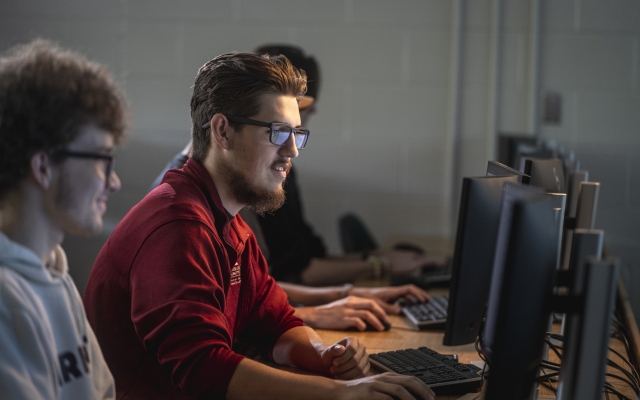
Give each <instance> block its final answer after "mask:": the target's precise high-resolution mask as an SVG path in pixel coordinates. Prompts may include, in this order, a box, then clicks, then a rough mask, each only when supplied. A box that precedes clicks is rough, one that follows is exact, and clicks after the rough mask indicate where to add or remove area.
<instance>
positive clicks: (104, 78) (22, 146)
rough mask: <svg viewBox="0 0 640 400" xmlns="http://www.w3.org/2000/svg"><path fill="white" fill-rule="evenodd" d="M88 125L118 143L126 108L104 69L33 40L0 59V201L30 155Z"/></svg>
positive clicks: (124, 132) (66, 139)
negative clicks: (91, 125) (104, 131)
mask: <svg viewBox="0 0 640 400" xmlns="http://www.w3.org/2000/svg"><path fill="white" fill-rule="evenodd" d="M87 124H95V125H96V126H97V127H99V128H101V129H104V130H106V131H108V132H109V133H110V134H112V135H113V139H114V142H115V143H120V142H121V141H123V140H124V139H125V137H126V135H127V131H128V124H129V108H128V105H127V103H126V101H125V99H124V96H123V93H122V91H121V89H120V87H119V86H118V84H117V83H116V82H115V80H114V79H113V78H112V77H111V75H110V73H109V72H108V71H107V69H106V68H105V67H103V66H101V65H99V64H97V63H95V62H91V61H88V60H87V59H86V58H84V57H83V56H81V55H80V54H77V53H74V52H71V51H68V50H63V49H61V48H60V47H58V46H56V45H54V44H53V43H51V42H49V41H46V40H42V39H36V40H34V41H32V42H31V43H28V44H25V45H20V46H17V47H15V48H13V49H12V50H10V51H9V52H8V53H7V54H6V55H5V56H3V57H2V58H0V199H2V198H3V197H4V196H5V195H6V194H7V193H8V192H10V191H11V190H13V189H15V188H16V187H17V186H18V184H19V183H20V182H21V181H22V180H23V179H24V178H25V177H26V176H27V174H28V171H29V159H30V158H31V156H32V155H33V154H34V153H36V152H38V151H46V152H51V151H53V150H55V149H58V148H60V147H63V146H65V145H67V144H69V143H70V142H72V141H73V140H74V139H75V138H76V137H77V135H78V134H79V131H80V128H82V127H83V126H85V125H87Z"/></svg>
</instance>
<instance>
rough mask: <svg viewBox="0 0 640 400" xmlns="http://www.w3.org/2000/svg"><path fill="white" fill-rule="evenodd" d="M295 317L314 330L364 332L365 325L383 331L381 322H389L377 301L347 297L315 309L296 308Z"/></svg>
mask: <svg viewBox="0 0 640 400" xmlns="http://www.w3.org/2000/svg"><path fill="white" fill-rule="evenodd" d="M296 316H298V317H299V318H301V319H302V320H303V321H304V322H305V323H306V324H307V325H309V326H310V327H312V328H316V329H340V330H343V329H349V328H355V329H357V330H359V331H364V330H365V329H366V328H367V325H370V326H371V327H372V328H374V329H377V330H379V331H382V330H384V325H383V324H382V322H381V321H385V322H389V318H387V314H386V313H385V311H384V309H383V308H382V306H381V305H380V304H379V301H376V300H375V299H365V298H362V297H355V296H348V297H345V298H342V299H340V300H336V301H334V302H332V303H329V304H324V305H322V306H316V307H296Z"/></svg>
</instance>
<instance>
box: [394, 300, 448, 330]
mask: <svg viewBox="0 0 640 400" xmlns="http://www.w3.org/2000/svg"><path fill="white" fill-rule="evenodd" d="M448 305H449V297H447V296H435V297H432V298H431V300H430V301H428V302H426V303H406V304H405V305H404V306H403V307H402V312H403V313H404V315H405V316H406V317H407V318H409V320H410V321H411V323H413V324H414V325H415V326H416V327H417V328H418V329H434V328H438V327H442V325H444V323H445V321H446V320H447V307H448Z"/></svg>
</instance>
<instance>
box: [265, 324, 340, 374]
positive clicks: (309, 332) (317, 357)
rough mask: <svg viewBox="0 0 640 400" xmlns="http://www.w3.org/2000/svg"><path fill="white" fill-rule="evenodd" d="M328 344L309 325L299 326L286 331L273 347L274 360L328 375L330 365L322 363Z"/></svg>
mask: <svg viewBox="0 0 640 400" xmlns="http://www.w3.org/2000/svg"><path fill="white" fill-rule="evenodd" d="M326 348H327V345H326V344H325V343H324V341H323V340H322V339H320V336H318V334H317V333H316V332H315V331H314V330H313V329H311V328H309V327H307V326H298V327H295V328H292V329H289V330H288V331H286V332H285V333H284V334H282V336H280V338H279V339H278V341H277V342H276V345H275V346H274V348H273V360H274V361H275V362H276V363H278V364H281V365H288V366H290V367H296V368H301V369H305V370H308V371H312V372H316V373H319V374H324V375H327V374H328V373H329V371H328V367H327V366H324V365H323V364H322V359H321V353H322V351H323V350H324V349H326Z"/></svg>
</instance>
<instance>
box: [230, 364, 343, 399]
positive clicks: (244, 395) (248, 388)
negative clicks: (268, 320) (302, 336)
mask: <svg viewBox="0 0 640 400" xmlns="http://www.w3.org/2000/svg"><path fill="white" fill-rule="evenodd" d="M338 386H339V385H338V383H337V382H336V381H333V380H331V379H329V378H325V377H321V376H315V375H301V374H294V373H290V372H286V371H282V370H278V369H275V368H271V367H268V366H266V365H263V364H260V363H258V362H255V361H252V360H249V359H244V360H242V362H240V364H239V365H238V368H236V370H235V372H234V374H233V377H232V378H231V382H230V383H229V389H228V391H227V399H230V400H235V399H266V400H268V399H285V398H286V399H291V400H294V399H304V400H314V399H330V398H335V395H334V392H335V390H337V389H338Z"/></svg>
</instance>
